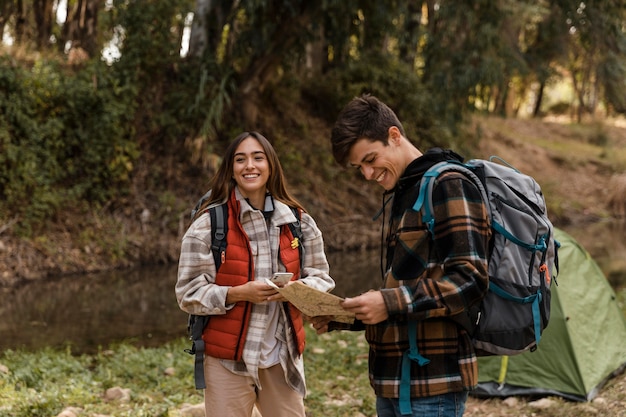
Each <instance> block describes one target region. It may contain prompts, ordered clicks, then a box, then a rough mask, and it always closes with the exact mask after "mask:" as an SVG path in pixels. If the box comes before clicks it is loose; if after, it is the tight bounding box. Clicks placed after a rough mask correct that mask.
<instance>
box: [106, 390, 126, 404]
mask: <svg viewBox="0 0 626 417" xmlns="http://www.w3.org/2000/svg"><path fill="white" fill-rule="evenodd" d="M104 398H105V400H107V401H120V402H128V401H130V390H129V389H128V388H120V387H112V388H109V389H108V390H106V393H105V395H104Z"/></svg>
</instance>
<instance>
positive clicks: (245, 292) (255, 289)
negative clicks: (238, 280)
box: [226, 281, 284, 304]
mask: <svg viewBox="0 0 626 417" xmlns="http://www.w3.org/2000/svg"><path fill="white" fill-rule="evenodd" d="M276 295H278V297H279V298H278V297H276ZM272 296H274V297H272ZM281 300H284V297H283V296H282V295H280V294H278V292H277V291H276V289H275V288H272V287H271V286H269V285H268V284H267V283H266V282H265V281H248V282H246V283H245V284H243V285H238V286H236V287H230V288H229V289H228V294H227V295H226V304H234V303H236V302H239V301H249V302H251V303H255V304H258V303H264V302H266V301H281Z"/></svg>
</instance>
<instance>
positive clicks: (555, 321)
mask: <svg viewBox="0 0 626 417" xmlns="http://www.w3.org/2000/svg"><path fill="white" fill-rule="evenodd" d="M555 238H556V240H557V241H559V242H560V243H561V247H560V248H559V251H558V256H559V273H558V276H557V278H556V285H554V284H553V285H552V299H551V313H550V322H549V323H548V326H547V328H546V329H545V330H544V332H543V335H542V337H541V341H540V342H539V345H538V348H537V350H535V351H534V352H525V353H522V354H520V355H516V356H511V357H508V359H507V360H505V361H503V360H502V357H500V356H488V357H481V358H479V360H478V381H479V384H478V388H477V389H476V390H475V391H473V392H472V395H474V396H476V397H494V396H496V397H508V396H511V395H527V396H548V395H557V396H561V397H563V398H566V399H569V400H575V401H590V400H592V399H593V398H594V397H595V396H597V395H598V392H599V390H600V389H601V388H602V386H603V385H604V383H605V382H606V381H607V380H608V379H609V378H611V377H613V376H615V375H617V374H618V373H620V372H623V371H624V368H625V367H626V320H625V319H624V314H623V312H622V310H621V308H620V307H619V305H618V304H617V297H616V295H615V292H614V291H613V289H612V288H611V286H610V284H609V283H608V281H607V280H606V278H605V276H604V274H603V272H602V270H601V269H600V268H599V267H598V265H597V264H596V262H595V261H594V260H593V259H592V258H591V256H590V255H589V253H588V252H587V251H586V250H585V249H583V248H582V247H581V246H580V245H579V244H578V243H577V242H576V241H575V240H574V239H573V238H572V237H571V236H569V235H568V234H567V233H565V232H563V231H562V230H559V229H556V230H555ZM503 364H504V365H506V366H503Z"/></svg>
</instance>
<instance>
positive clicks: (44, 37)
mask: <svg viewBox="0 0 626 417" xmlns="http://www.w3.org/2000/svg"><path fill="white" fill-rule="evenodd" d="M33 12H34V14H35V30H36V31H37V36H36V38H35V43H36V45H37V48H38V49H45V48H47V47H48V45H49V43H50V37H51V36H52V22H53V18H54V16H53V11H52V0H33Z"/></svg>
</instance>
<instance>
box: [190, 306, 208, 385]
mask: <svg viewBox="0 0 626 417" xmlns="http://www.w3.org/2000/svg"><path fill="white" fill-rule="evenodd" d="M208 322H209V316H197V315H195V314H190V315H189V322H188V324H187V331H188V332H189V339H191V349H185V352H187V353H189V354H190V355H195V357H196V358H195V363H194V372H193V375H194V380H195V384H196V389H204V388H206V384H205V382H204V340H202V332H203V331H204V328H205V327H206V325H207V323H208Z"/></svg>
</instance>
